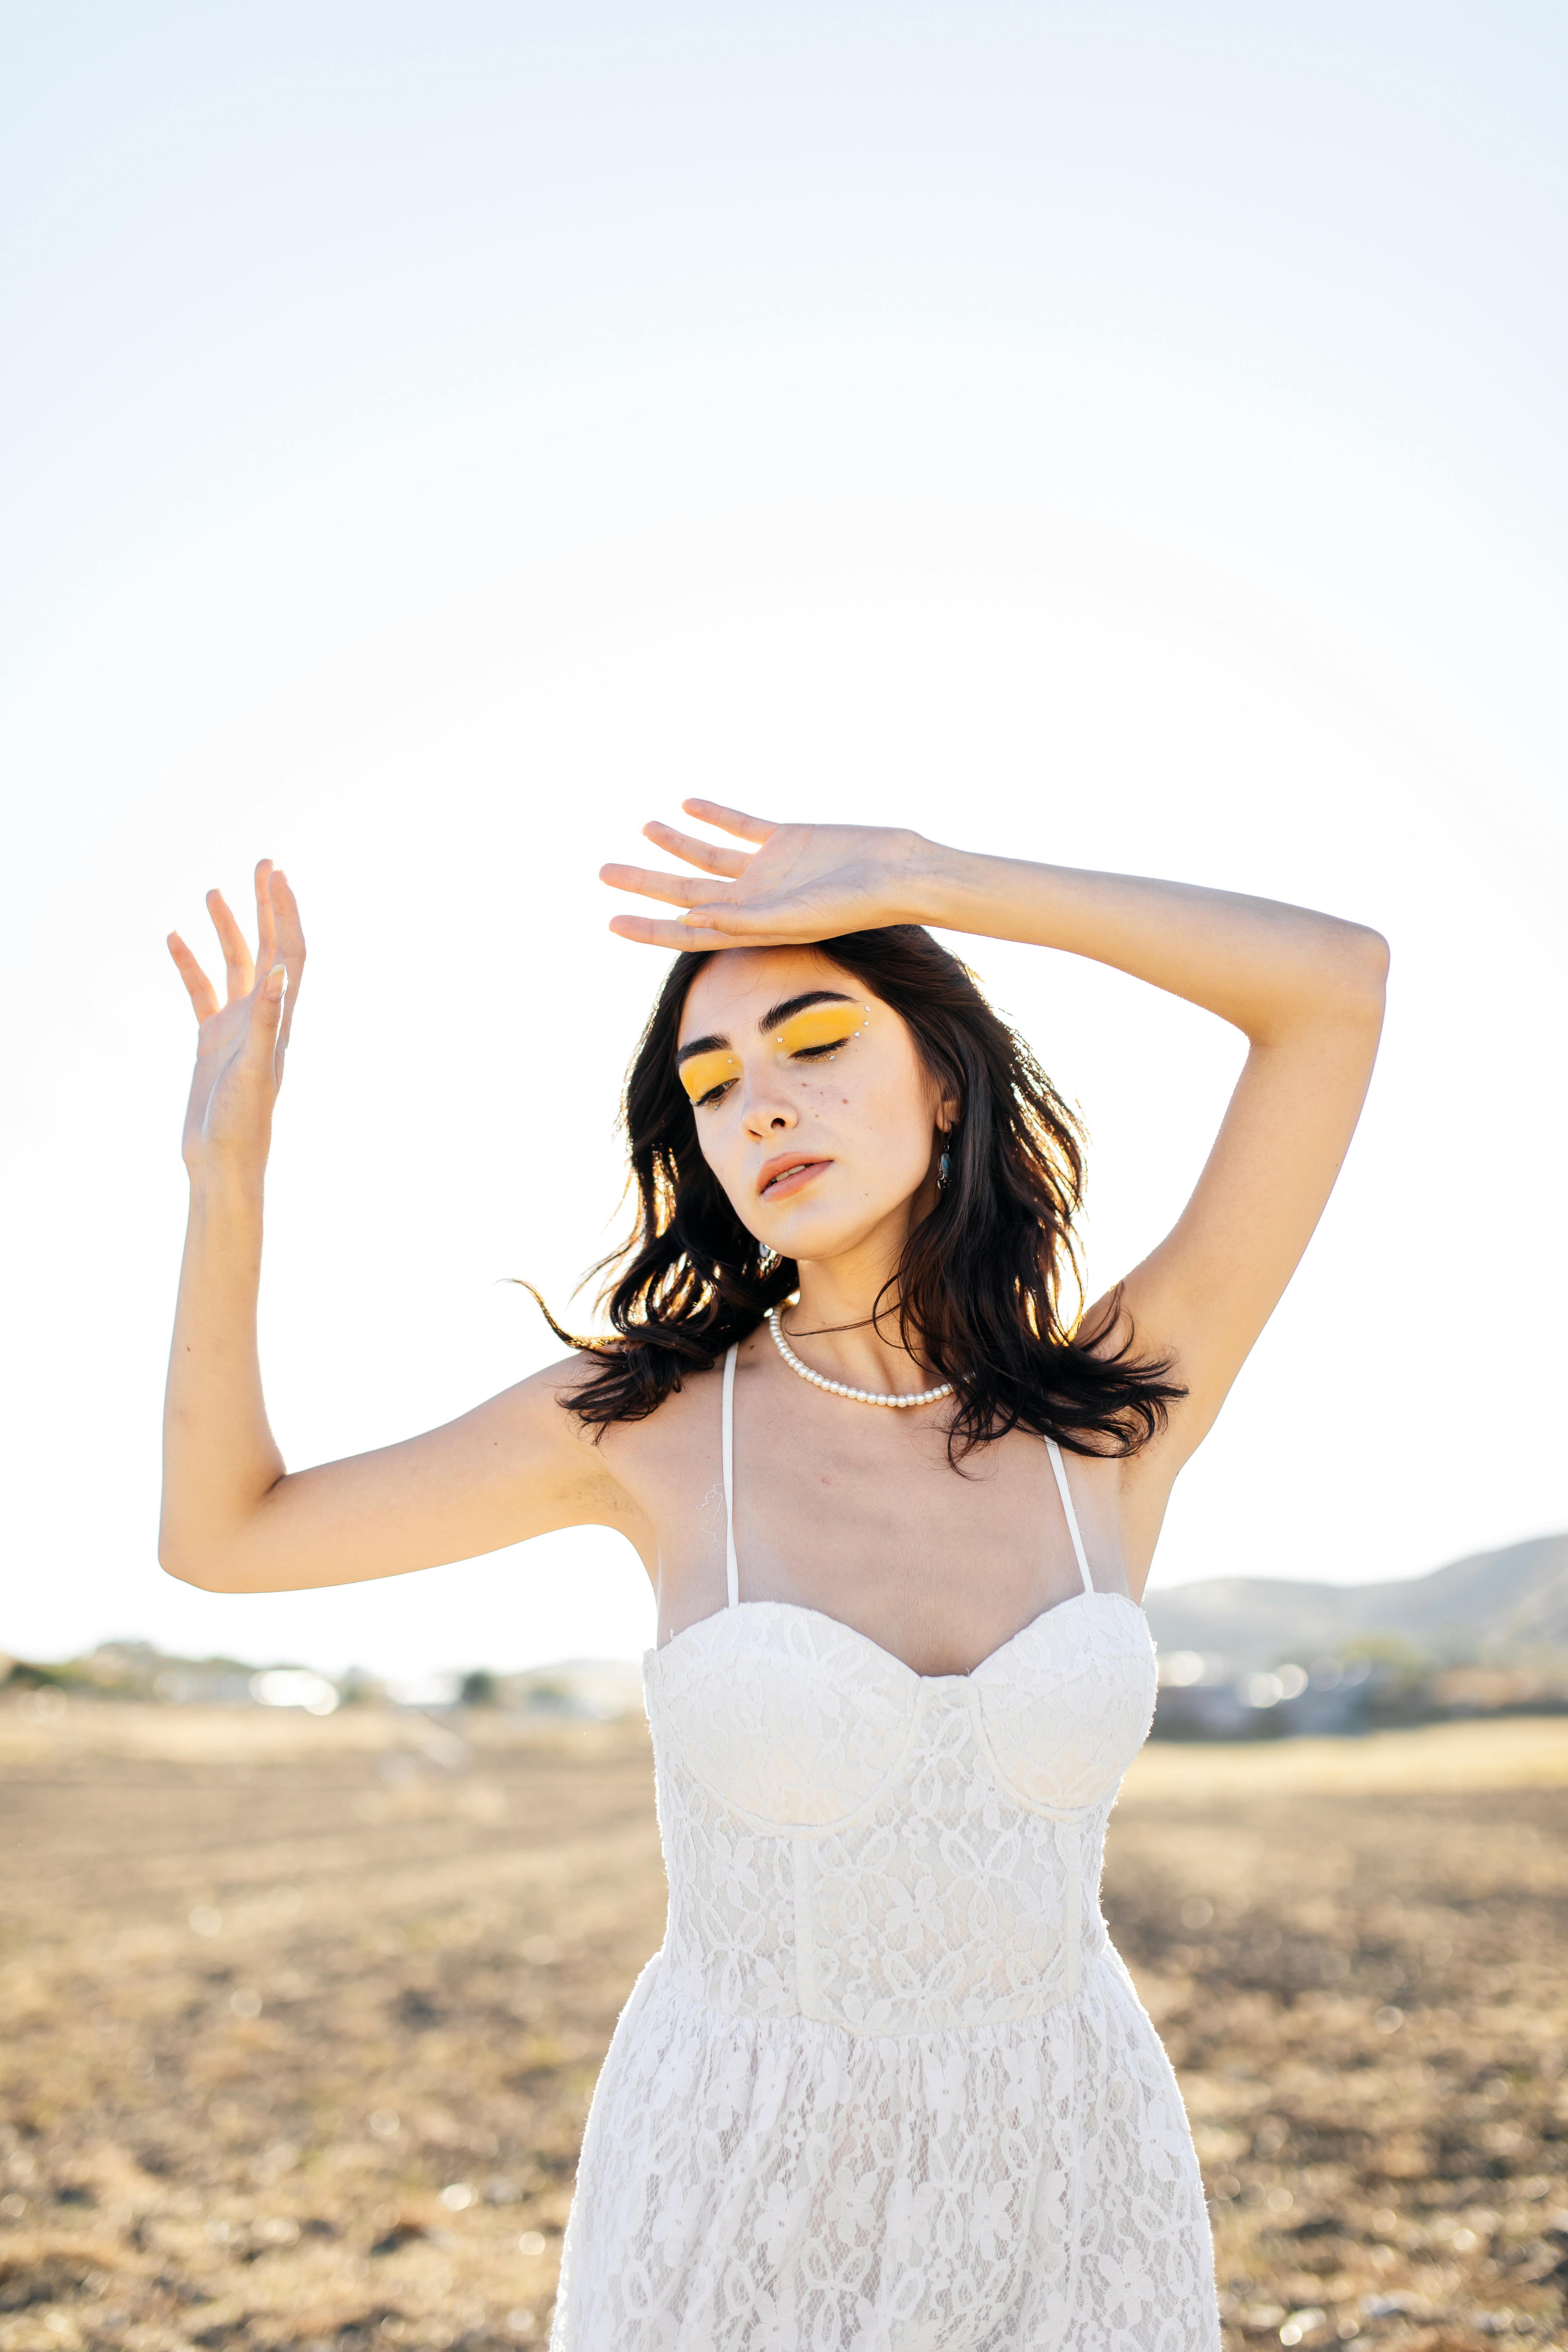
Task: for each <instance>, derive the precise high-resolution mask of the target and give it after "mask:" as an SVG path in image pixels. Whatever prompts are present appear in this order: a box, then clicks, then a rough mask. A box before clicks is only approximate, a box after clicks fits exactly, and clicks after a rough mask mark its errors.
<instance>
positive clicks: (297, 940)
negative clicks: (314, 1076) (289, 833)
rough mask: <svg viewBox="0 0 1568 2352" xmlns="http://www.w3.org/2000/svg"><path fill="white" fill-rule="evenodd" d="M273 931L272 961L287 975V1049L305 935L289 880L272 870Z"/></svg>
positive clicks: (298, 985)
mask: <svg viewBox="0 0 1568 2352" xmlns="http://www.w3.org/2000/svg"><path fill="white" fill-rule="evenodd" d="M268 893H269V895H270V898H271V901H272V915H273V921H274V924H275V927H276V942H277V943H276V946H275V948H274V950H273V955H274V961H277V960H278V959H279V958H281V960H282V962H283V964H284V966H285V968H286V970H287V971H288V974H289V993H288V995H287V996H286V997H285V998H284V1000H283V1045H284V1047H285V1049H287V1046H288V1044H289V1030H290V1029H291V1028H292V1027H293V1025H294V1002H295V999H296V998H297V997H298V995H299V993H300V974H301V973H302V972H303V971H304V969H305V933H304V929H303V927H302V926H301V924H300V902H299V900H298V899H297V898H295V896H294V893H293V891H292V890H291V889H290V888H289V877H288V876H287V875H286V874H284V873H283V872H282V871H281V869H280V868H279V867H278V866H274V867H273V869H272V873H271V876H270V877H269V879H268Z"/></svg>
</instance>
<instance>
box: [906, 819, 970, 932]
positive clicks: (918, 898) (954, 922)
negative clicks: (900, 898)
mask: <svg viewBox="0 0 1568 2352" xmlns="http://www.w3.org/2000/svg"><path fill="white" fill-rule="evenodd" d="M910 842H911V849H910V859H909V865H908V869H907V872H908V884H909V894H910V908H911V911H910V915H909V917H908V918H907V919H908V920H910V921H911V922H916V923H928V924H931V925H932V926H934V928H935V929H938V930H944V931H965V930H969V929H972V928H973V926H972V924H971V922H970V920H969V919H967V918H968V916H969V915H970V914H971V912H972V911H973V905H974V900H975V896H976V892H977V890H979V889H980V888H981V873H980V869H982V868H983V867H984V866H986V865H987V864H988V863H989V862H990V861H989V860H988V859H986V858H984V857H977V856H974V854H973V852H972V851H970V850H966V849H952V848H950V847H949V846H948V845H947V844H946V843H945V842H941V841H928V840H927V839H926V838H925V835H923V834H919V833H917V834H912V835H910Z"/></svg>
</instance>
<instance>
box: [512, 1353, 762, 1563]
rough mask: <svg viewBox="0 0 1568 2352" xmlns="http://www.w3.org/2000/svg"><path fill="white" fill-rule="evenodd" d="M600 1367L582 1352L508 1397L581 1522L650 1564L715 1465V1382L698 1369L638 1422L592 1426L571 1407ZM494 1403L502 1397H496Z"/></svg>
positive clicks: (526, 1440)
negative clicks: (570, 1492)
mask: <svg viewBox="0 0 1568 2352" xmlns="http://www.w3.org/2000/svg"><path fill="white" fill-rule="evenodd" d="M602 1369H603V1360H602V1359H601V1358H598V1357H595V1355H593V1354H592V1353H591V1352H590V1351H589V1350H587V1349H580V1350H578V1351H577V1353H575V1354H574V1355H572V1356H567V1357H563V1358H561V1359H559V1360H557V1361H556V1362H554V1363H551V1364H546V1365H544V1366H543V1367H542V1370H539V1371H537V1372H534V1373H531V1374H530V1376H529V1378H528V1379H527V1380H525V1381H520V1382H519V1383H518V1385H517V1387H516V1388H515V1389H512V1390H510V1391H508V1392H507V1398H508V1400H510V1402H511V1405H512V1411H513V1413H514V1416H515V1425H516V1428H517V1431H518V1433H519V1435H520V1437H521V1442H522V1444H524V1446H525V1447H528V1446H531V1445H540V1444H542V1445H547V1446H548V1447H549V1449H550V1451H551V1453H552V1455H553V1456H554V1457H555V1458H556V1460H557V1461H558V1462H559V1463H560V1464H561V1465H562V1472H561V1473H560V1474H559V1475H564V1476H565V1477H566V1478H567V1479H568V1480H569V1482H570V1484H571V1486H572V1487H573V1489H574V1497H575V1502H576V1507H578V1509H579V1510H580V1512H581V1516H582V1517H583V1518H584V1519H588V1518H593V1519H595V1520H596V1521H598V1522H599V1523H600V1524H604V1525H609V1526H614V1527H616V1528H620V1529H621V1531H622V1532H623V1533H624V1534H626V1536H627V1537H629V1538H630V1539H631V1541H632V1542H633V1543H634V1544H636V1546H637V1549H638V1551H639V1552H641V1553H642V1555H643V1557H644V1559H645V1560H647V1562H648V1563H649V1565H650V1566H651V1565H652V1561H653V1559H654V1557H655V1556H656V1554H657V1551H658V1532H657V1531H658V1528H659V1527H660V1526H661V1525H662V1524H664V1523H665V1522H666V1520H667V1519H668V1515H669V1513H670V1511H671V1509H672V1508H676V1507H679V1504H680V1502H681V1501H682V1500H683V1499H684V1498H685V1497H687V1496H689V1494H690V1492H691V1491H692V1484H693V1481H694V1480H695V1479H697V1478H699V1477H700V1476H701V1475H702V1474H703V1473H704V1472H705V1471H706V1470H707V1469H708V1468H709V1467H710V1465H709V1463H708V1456H709V1454H711V1455H712V1461H713V1465H717V1461H718V1448H719V1430H718V1381H717V1380H716V1379H713V1378H710V1377H709V1375H708V1374H707V1373H706V1372H705V1371H703V1370H693V1371H692V1372H690V1373H689V1374H687V1375H686V1376H685V1377H684V1378H683V1380H682V1382H681V1385H680V1387H679V1389H677V1390H674V1391H672V1392H671V1393H670V1394H669V1395H668V1397H666V1398H665V1399H664V1400H663V1401H662V1402H660V1403H659V1404H658V1405H657V1406H655V1407H654V1409H653V1410H652V1411H651V1412H647V1413H646V1414H644V1415H642V1416H641V1417H640V1418H638V1419H636V1420H625V1421H611V1422H595V1421H591V1420H586V1419H584V1416H583V1415H582V1414H581V1413H579V1412H577V1411H576V1410H575V1409H574V1408H575V1404H576V1401H577V1399H578V1398H579V1397H580V1396H581V1395H582V1394H583V1391H584V1390H586V1389H587V1388H589V1387H590V1386H591V1384H592V1382H593V1381H594V1380H595V1376H596V1375H597V1373H598V1372H599V1371H600V1370H602ZM496 1402H502V1400H499V1399H498V1400H497V1401H496Z"/></svg>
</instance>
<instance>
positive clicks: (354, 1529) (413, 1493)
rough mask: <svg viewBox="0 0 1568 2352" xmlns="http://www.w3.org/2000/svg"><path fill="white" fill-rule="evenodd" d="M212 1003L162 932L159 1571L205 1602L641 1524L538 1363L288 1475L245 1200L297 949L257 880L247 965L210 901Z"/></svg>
mask: <svg viewBox="0 0 1568 2352" xmlns="http://www.w3.org/2000/svg"><path fill="white" fill-rule="evenodd" d="M207 905H208V908H209V910H210V912H211V914H212V918H213V922H214V926H215V928H216V931H217V935H218V939H219V941H220V943H221V946H222V949H223V954H224V962H225V965H226V976H227V990H226V1002H224V1003H221V1004H220V1003H219V1002H218V997H217V992H216V989H215V988H214V987H213V985H212V983H211V982H210V981H209V980H208V979H207V977H206V975H205V972H204V971H203V970H202V968H201V966H200V964H199V963H198V962H197V961H196V959H195V956H194V955H193V954H192V953H191V950H189V948H187V947H186V945H185V943H184V940H182V939H181V938H180V937H179V935H178V934H177V933H174V934H171V936H170V940H169V949H170V952H171V954H172V955H173V956H174V961H175V963H176V964H177V965H178V967H179V970H180V974H181V977H182V978H183V979H184V983H185V987H186V989H187V991H188V992H189V994H190V998H191V1002H192V1004H193V1006H194V1008H195V1015H196V1019H197V1022H198V1024H200V1025H199V1027H198V1030H197V1033H196V1066H195V1076H194V1077H193V1079H192V1082H191V1097H190V1103H189V1107H188V1108H187V1110H186V1114H185V1131H184V1159H185V1166H186V1169H187V1171H189V1175H190V1184H191V1209H190V1223H189V1227H188V1230H187V1233H186V1238H185V1253H184V1262H183V1264H182V1265H181V1269H180V1288H179V1300H178V1305H177V1307H176V1309H175V1316H174V1344H173V1347H172V1349H171V1351H170V1357H169V1381H168V1389H167V1392H166V1396H165V1400H164V1409H163V1516H162V1521H161V1525H160V1529H159V1539H158V1557H159V1559H160V1560H161V1561H162V1563H163V1567H164V1568H165V1569H167V1570H168V1571H169V1573H170V1574H171V1575H172V1576H177V1577H179V1578H181V1579H182V1580H184V1582H186V1583H188V1584H196V1585H201V1586H204V1587H205V1589H206V1590H207V1591H216V1592H279V1591H298V1590H300V1589H301V1588H303V1587H306V1586H310V1585H323V1584H352V1583H355V1582H358V1581H359V1580H362V1579H365V1578H369V1577H379V1576H397V1575H401V1574H403V1573H405V1571H407V1570H410V1569H416V1568H432V1567H435V1566H437V1564H438V1563H440V1562H441V1561H444V1560H452V1559H470V1558H472V1557H474V1556H475V1555H476V1554H478V1553H480V1552H486V1551H495V1550H499V1549H501V1547H502V1546H504V1545H507V1544H511V1543H517V1542H519V1541H521V1538H524V1537H526V1536H533V1535H542V1534H544V1533H546V1532H547V1531H548V1530H549V1529H551V1528H562V1527H577V1526H583V1525H585V1524H590V1523H599V1524H605V1525H608V1526H613V1527H617V1528H621V1530H622V1531H623V1532H624V1533H625V1534H626V1535H628V1536H629V1537H630V1538H631V1539H632V1540H633V1542H635V1543H637V1544H638V1545H639V1547H641V1546H644V1545H646V1543H647V1529H646V1528H645V1527H644V1526H643V1525H642V1524H641V1519H640V1514H639V1513H637V1510H636V1508H635V1507H634V1506H633V1505H632V1504H631V1502H630V1501H629V1498H628V1497H627V1496H626V1494H625V1493H624V1491H623V1490H622V1489H621V1487H620V1486H618V1485H617V1484H616V1481H615V1480H614V1479H613V1478H612V1477H611V1476H610V1475H609V1473H608V1472H607V1470H606V1469H605V1466H604V1464H603V1461H602V1459H601V1458H600V1456H599V1455H598V1454H595V1451H594V1449H593V1447H592V1446H591V1444H589V1443H588V1441H587V1439H586V1437H585V1436H584V1434H583V1433H582V1432H581V1427H580V1424H579V1423H577V1422H576V1421H575V1420H574V1417H573V1416H572V1415H571V1414H569V1413H566V1412H563V1411H562V1409H561V1407H560V1404H559V1403H558V1402H557V1398H558V1397H559V1395H560V1393H561V1391H562V1389H563V1386H564V1385H565V1383H566V1382H567V1381H569V1380H570V1379H571V1378H572V1377H573V1371H574V1367H573V1366H572V1364H571V1363H570V1362H568V1363H566V1364H563V1365H556V1366H553V1367H552V1368H551V1369H550V1370H547V1371H544V1372H541V1373H538V1374H536V1375H535V1376H534V1377H533V1378H532V1379H531V1380H528V1381H522V1382H521V1384H520V1385H519V1386H518V1387H516V1388H514V1389H510V1390H508V1391H505V1392H504V1393H503V1394H502V1395H500V1396H499V1397H492V1398H491V1399H490V1400H489V1402H488V1403H486V1404H482V1405H480V1406H479V1407H478V1409H477V1410H476V1411H475V1412H469V1413H466V1414H464V1415H463V1417H462V1418H461V1419H460V1420H458V1421H455V1422H451V1423H447V1426H446V1427H445V1428H441V1429H434V1430H429V1431H427V1432H426V1433H424V1434H423V1435H421V1436H418V1437H413V1438H409V1439H407V1440H406V1441H405V1442H404V1443H403V1444H397V1445H391V1446H387V1447H385V1448H384V1449H383V1450H382V1451H380V1452H377V1453H374V1454H359V1455H355V1456H353V1457H352V1458H350V1459H348V1460H345V1461H342V1462H329V1463H324V1464H322V1465H320V1466H319V1467H317V1468H314V1469H310V1470H304V1471H298V1472H294V1473H292V1474H290V1473H289V1472H288V1471H287V1470H286V1469H285V1467H284V1464H283V1458H282V1455H281V1454H280V1453H279V1449H278V1444H277V1441H276V1439H275V1438H274V1436H273V1434H272V1432H271V1429H270V1427H269V1426H268V1419H267V1407H266V1403H265V1402H264V1400H263V1396H262V1390H261V1370H260V1365H259V1361H258V1354H257V1344H256V1306H257V1294H258V1287H259V1284H260V1277H261V1226H262V1196H263V1184H264V1179H265V1175H266V1168H267V1156H268V1145H269V1143H270V1140H271V1133H272V1118H273V1111H274V1108H275V1105H276V1103H277V1099H278V1089H279V1086H280V1084H281V1082H282V1076H283V1064H284V1057H285V1055H286V1053H287V1050H288V1044H289V1028H290V1026H291V1024H292V1021H293V1016H294V1006H295V1002H296V999H297V997H298V993H299V988H300V975H301V973H302V971H303V970H304V963H305V940H304V935H303V933H302V931H301V929H300V915H299V909H298V908H297V906H296V905H295V902H294V895H293V892H292V891H291V890H290V889H289V885H288V883H287V881H286V880H285V878H284V877H283V876H282V875H281V874H280V873H278V872H276V871H275V870H274V869H273V868H272V866H270V865H269V864H268V862H267V861H266V860H263V862H262V864H261V865H260V866H258V867H257V869H256V908H257V933H258V951H257V954H256V957H255V958H254V960H253V959H252V957H251V953H250V950H249V947H248V945H247V941H246V939H245V935H244V933H243V932H242V930H241V929H240V927H239V925H238V923H237V921H236V920H235V918H234V916H233V915H232V914H231V913H230V911H229V909H228V908H227V907H226V905H225V903H224V901H223V898H221V897H220V895H219V894H218V892H217V891H216V890H214V891H211V892H209V893H208V898H207Z"/></svg>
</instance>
